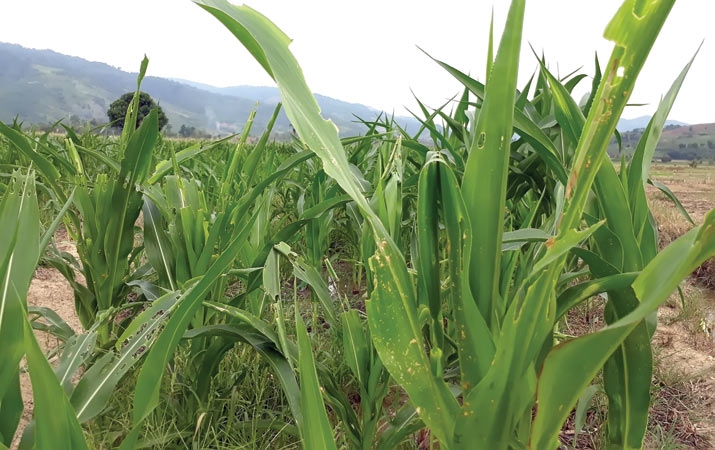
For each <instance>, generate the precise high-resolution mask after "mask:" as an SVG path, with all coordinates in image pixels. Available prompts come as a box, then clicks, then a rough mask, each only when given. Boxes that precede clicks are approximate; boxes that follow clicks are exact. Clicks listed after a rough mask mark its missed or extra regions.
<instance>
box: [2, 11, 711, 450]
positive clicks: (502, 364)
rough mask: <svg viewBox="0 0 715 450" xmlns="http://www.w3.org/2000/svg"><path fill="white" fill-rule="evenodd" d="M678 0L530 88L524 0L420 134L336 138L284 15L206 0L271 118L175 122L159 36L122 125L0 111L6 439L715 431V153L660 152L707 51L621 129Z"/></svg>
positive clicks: (628, 17) (217, 443)
mask: <svg viewBox="0 0 715 450" xmlns="http://www.w3.org/2000/svg"><path fill="white" fill-rule="evenodd" d="M673 2H674V0H652V1H649V2H644V1H638V0H628V1H626V2H624V4H623V6H622V8H621V9H620V10H619V11H618V12H617V13H616V15H615V16H614V18H613V19H612V21H611V22H610V23H609V24H604V26H606V25H607V27H606V33H605V36H606V38H608V39H609V40H611V41H613V42H614V49H613V54H612V55H611V56H610V58H609V59H608V61H607V62H605V63H604V64H602V65H600V64H599V63H598V61H596V63H595V66H594V67H593V68H592V69H591V70H589V71H585V72H584V73H573V74H570V75H568V76H566V77H559V76H556V75H554V74H553V73H551V72H550V71H549V69H548V65H547V62H546V61H544V60H540V63H541V66H540V67H541V70H540V71H539V72H538V73H537V74H535V76H534V77H532V79H531V80H529V81H528V84H526V85H521V86H518V85H517V75H518V71H519V55H520V48H521V43H522V28H523V24H524V21H525V20H528V17H527V18H526V19H525V17H524V9H525V5H524V3H525V2H524V0H513V1H512V2H511V7H510V9H509V13H508V16H507V17H506V18H505V26H504V32H503V34H502V35H501V36H493V33H490V34H489V35H488V36H484V37H485V45H486V44H487V43H488V45H489V59H488V61H487V74H486V77H485V78H484V79H485V80H486V81H485V82H480V81H478V80H477V79H476V78H472V77H471V76H469V75H467V74H465V73H463V72H462V71H460V70H459V68H455V67H452V66H451V65H449V62H448V61H446V62H443V61H439V60H435V64H437V65H439V66H440V67H442V68H443V69H444V70H445V71H446V72H447V73H449V74H450V75H452V76H453V77H454V78H455V79H456V80H457V81H458V82H459V83H460V84H461V85H462V87H463V91H462V93H461V95H459V96H457V97H455V98H454V99H453V100H452V101H450V102H448V103H446V104H445V105H443V106H442V107H440V108H437V109H432V108H428V107H427V106H424V105H423V104H422V103H420V107H421V114H422V115H421V116H420V117H419V120H420V123H421V124H422V129H421V130H420V132H418V133H416V134H414V133H413V134H410V133H407V132H406V131H405V130H404V129H403V128H401V127H400V126H399V124H398V123H396V122H395V121H394V120H393V119H392V118H390V117H389V116H385V115H380V116H379V117H377V118H374V119H372V118H370V119H367V118H366V119H364V120H363V121H362V122H363V123H362V128H363V130H364V131H363V132H362V133H360V134H359V135H356V136H354V137H343V138H341V137H339V134H338V130H337V128H336V127H335V126H334V125H333V123H332V122H330V121H327V120H324V119H323V118H322V116H321V114H320V110H319V108H318V104H317V102H316V100H315V98H314V97H313V95H312V94H311V91H310V89H309V88H308V84H307V83H309V82H310V80H305V79H304V78H303V74H302V72H301V70H300V66H299V62H298V61H296V59H295V58H294V57H293V55H292V53H291V52H290V49H289V43H290V39H288V38H287V36H285V35H284V34H283V32H282V31H281V30H280V29H279V28H278V27H277V26H276V25H275V24H273V23H272V22H271V21H270V20H269V19H268V18H266V17H264V16H263V15H261V14H260V13H258V12H257V11H255V10H253V9H251V8H248V7H237V6H233V5H231V4H229V3H228V2H226V1H225V0H195V3H196V4H197V5H198V6H197V13H202V14H210V15H212V16H214V17H216V18H217V19H218V21H217V22H216V26H217V27H221V26H225V27H226V28H227V29H228V30H229V31H230V32H231V33H232V34H233V35H234V36H235V37H236V39H238V41H240V43H241V44H243V45H244V46H245V47H246V48H247V49H248V50H249V51H250V52H251V54H252V55H253V57H254V58H255V59H256V64H257V65H260V66H261V67H262V68H263V69H265V71H266V72H267V73H268V75H270V77H271V78H272V79H273V80H274V81H275V83H276V85H277V86H278V88H279V89H280V93H281V98H282V104H279V105H278V106H277V107H276V109H275V111H274V114H273V116H272V119H271V121H270V122H269V123H268V125H267V127H266V128H265V129H261V130H256V129H255V128H256V127H255V126H254V123H253V122H254V117H255V115H251V116H250V117H249V119H248V121H247V123H246V124H245V127H244V128H243V130H242V131H241V132H240V133H239V134H237V135H232V136H228V137H226V138H223V139H215V140H201V141H200V140H189V139H182V140H179V139H170V138H167V137H166V136H163V135H162V134H161V133H160V131H159V130H160V126H159V120H160V119H159V113H158V112H157V110H156V109H154V110H152V111H151V112H149V113H148V114H146V116H143V118H142V120H138V119H139V116H138V114H139V112H138V110H139V94H140V88H141V83H142V80H143V78H144V75H145V73H147V67H148V65H149V61H148V60H147V59H146V58H144V60H143V61H142V62H141V67H140V71H139V76H138V79H137V90H136V94H134V97H133V100H132V103H131V104H130V105H129V108H128V112H127V114H126V118H125V121H124V126H123V129H122V132H121V135H119V136H115V137H112V136H105V135H102V134H98V133H95V132H94V130H80V129H74V128H72V127H69V126H63V128H62V130H63V132H62V133H59V134H57V133H53V134H50V133H49V132H41V131H39V130H37V129H34V128H32V127H29V126H23V124H20V123H17V122H15V123H2V122H0V174H1V175H2V176H1V177H0V195H1V196H2V200H1V201H0V229H1V230H2V233H0V275H1V279H0V349H1V351H0V449H4V448H13V449H15V448H19V449H38V450H50V449H52V450H55V449H71V450H75V449H114V448H118V449H120V450H131V449H183V448H187V449H188V448H190V449H298V448H303V449H306V450H313V449H319V450H322V449H338V448H340V449H362V450H367V449H379V450H390V449H420V450H421V449H496V450H499V449H504V450H506V449H537V450H541V449H556V448H561V449H571V448H578V449H587V448H589V449H637V448H654V449H675V448H703V449H705V448H712V447H715V412H714V411H715V375H713V374H715V294H714V292H715V262H713V256H715V209H713V206H714V205H715V170H714V169H713V167H712V166H708V165H706V164H701V165H699V166H698V165H697V164H690V165H688V164H686V163H681V162H677V161H676V162H671V163H667V164H665V163H663V164H661V163H655V162H654V161H653V160H654V155H655V150H656V148H657V146H658V142H659V138H660V137H661V133H662V131H663V129H664V127H665V123H666V119H667V116H668V113H669V111H670V109H671V107H672V105H673V103H674V102H675V100H676V97H677V93H678V90H679V89H680V87H681V85H682V84H683V83H687V73H688V70H689V68H690V63H688V64H687V65H686V66H685V67H684V68H683V70H682V72H681V73H680V75H679V76H678V77H677V78H676V79H675V80H673V82H672V85H671V86H664V87H663V91H664V92H665V91H666V90H667V95H665V96H664V97H663V98H662V101H661V103H660V104H659V105H658V109H657V112H656V113H655V115H654V116H653V118H652V119H651V122H650V124H649V125H648V128H647V129H646V132H644V133H642V136H641V137H640V140H639V141H638V142H636V143H634V145H633V147H632V149H631V150H632V151H631V152H629V153H628V158H626V157H625V153H623V157H622V158H620V159H619V160H611V159H610V158H608V157H607V149H608V147H609V145H611V142H612V139H613V136H614V133H615V129H616V124H617V122H618V120H619V118H620V117H621V114H622V112H623V110H624V108H625V107H626V105H627V103H628V101H629V95H630V93H631V92H632V91H633V87H634V85H635V83H636V82H637V78H638V75H639V72H640V70H641V68H642V67H643V65H644V63H645V61H646V59H647V57H648V54H649V52H650V49H651V46H652V45H653V43H654V41H655V40H656V38H657V36H658V32H659V30H660V28H661V26H662V25H663V23H664V22H665V21H666V19H667V16H668V12H669V11H670V8H671V7H672V5H673ZM202 10H203V11H202ZM487 38H488V41H487ZM425 57H426V58H431V57H429V56H425ZM691 62H692V61H691ZM580 84H584V85H586V84H588V85H589V87H590V91H591V92H590V94H588V95H587V96H586V97H585V98H584V99H583V100H582V101H581V100H578V99H575V98H574V97H572V92H573V91H574V89H575V88H576V87H577V86H579V85H580ZM281 111H284V112H285V114H286V115H287V117H288V118H289V119H290V122H291V124H292V126H293V129H294V133H293V136H291V139H290V140H283V141H276V140H274V139H273V137H272V136H273V135H272V134H271V131H272V127H273V125H274V123H275V120H276V118H277V117H278V115H279V113H280V112H281ZM249 135H258V136H260V138H258V139H252V138H249ZM425 139H426V140H425Z"/></svg>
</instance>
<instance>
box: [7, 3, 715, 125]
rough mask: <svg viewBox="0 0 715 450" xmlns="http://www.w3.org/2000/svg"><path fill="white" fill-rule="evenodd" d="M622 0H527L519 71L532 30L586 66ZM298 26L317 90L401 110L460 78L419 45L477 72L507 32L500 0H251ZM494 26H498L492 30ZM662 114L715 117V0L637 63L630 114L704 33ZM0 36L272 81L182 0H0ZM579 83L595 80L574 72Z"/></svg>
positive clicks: (559, 66) (698, 7)
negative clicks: (490, 42) (492, 42)
mask: <svg viewBox="0 0 715 450" xmlns="http://www.w3.org/2000/svg"><path fill="white" fill-rule="evenodd" d="M620 3H621V1H619V0H590V1H587V0H529V1H528V2H527V10H526V19H525V28H524V46H523V48H522V55H521V64H520V84H522V83H524V82H525V81H526V80H527V79H528V78H529V76H530V75H531V74H532V73H533V72H534V70H535V68H536V62H535V59H534V56H533V55H532V53H531V50H530V49H529V47H528V44H529V43H531V45H532V46H533V47H534V48H535V49H537V51H539V52H541V51H542V50H543V51H544V52H545V54H546V57H547V60H548V62H549V66H550V68H551V69H552V71H554V72H559V73H560V74H562V75H565V74H567V73H569V72H571V71H573V70H575V69H578V68H579V67H581V66H583V70H584V71H585V72H586V73H588V74H592V73H593V59H594V52H596V51H597V52H598V55H599V57H600V59H601V61H602V64H603V63H605V62H606V60H607V58H608V56H609V54H610V51H611V48H612V45H611V43H609V42H608V41H606V40H605V39H603V37H602V36H603V30H604V28H605V26H606V24H607V23H608V21H609V19H610V17H612V16H613V14H614V13H615V11H616V10H617V9H618V6H619V5H620ZM248 4H249V5H250V6H252V7H253V8H255V9H257V10H258V11H260V12H262V13H263V14H265V15H266V16H267V17H268V18H270V19H271V20H272V21H273V22H275V23H276V24H277V25H278V26H279V27H280V28H281V29H283V31H285V33H286V34H287V35H288V36H290V37H291V38H292V39H293V44H291V50H292V51H293V53H294V54H295V55H296V58H297V59H298V62H299V63H300V64H301V66H302V68H303V72H304V74H305V77H306V80H307V81H308V85H309V86H310V88H311V89H312V90H313V91H314V92H318V93H321V94H324V95H328V96H331V97H335V98H338V99H341V100H345V101H350V102H358V103H363V104H366V105H369V106H373V107H375V108H378V109H383V110H386V111H388V112H391V111H393V110H394V111H395V112H396V113H398V114H405V113H406V110H405V108H406V107H407V108H410V109H412V110H415V109H416V104H415V102H414V100H413V98H412V93H411V91H410V89H412V91H414V93H415V94H416V95H417V96H418V97H419V98H420V99H421V100H423V101H424V102H425V103H426V104H427V105H429V106H438V105H439V104H440V103H442V102H444V101H445V100H446V99H448V98H450V97H452V96H453V95H454V94H455V93H457V92H459V85H458V84H457V83H456V82H455V81H453V80H452V79H451V77H450V76H449V75H448V74H446V73H445V72H444V71H443V70H442V69H440V68H439V67H438V66H437V65H436V64H435V63H434V62H432V61H430V60H429V59H428V58H427V57H426V56H425V55H424V54H422V53H421V52H420V51H419V49H417V47H416V46H418V45H419V46H420V47H422V48H423V49H425V50H426V51H427V52H429V53H430V54H432V55H433V56H434V57H436V58H438V59H441V60H443V61H445V62H448V63H449V64H451V65H453V66H455V67H457V68H459V69H461V70H462V71H464V72H470V73H471V74H472V75H473V76H475V77H476V78H478V79H480V80H483V79H484V76H483V73H484V66H485V60H486V50H487V38H488V30H489V19H490V14H491V9H492V7H494V16H495V30H496V32H497V33H500V32H501V28H502V27H503V23H504V20H505V19H506V12H507V9H508V4H509V2H507V1H506V0H489V1H487V0H471V1H461V0H460V1H457V0H453V1H450V0H445V1H440V2H438V1H427V0H409V1H408V0H392V1H390V0H381V1H375V0H360V1H344V0H341V1H336V0H301V1H296V0H256V1H253V2H249V3H248ZM497 36H498V34H497ZM702 40H704V41H705V42H704V45H703V47H702V50H701V51H700V54H699V55H698V57H697V59H696V61H695V63H694V64H693V67H692V69H691V71H690V74H689V75H688V78H687V79H686V80H685V84H684V86H683V89H682V90H681V92H680V95H679V97H678V100H677V101H676V103H675V106H674V108H673V111H672V112H671V115H670V118H671V119H676V120H681V121H684V122H689V123H703V122H715V101H714V100H715V88H714V86H715V82H714V81H715V1H713V0H679V1H677V2H676V4H675V6H674V7H673V11H672V12H671V14H670V17H669V18H668V21H667V22H666V24H665V26H664V28H663V31H662V32H661V34H660V36H659V37H658V40H657V41H656V44H655V46H654V47H653V51H652V52H651V55H650V57H649V59H648V62H647V63H646V65H645V67H644V68H643V71H642V72H641V75H640V78H639V80H638V83H637V84H636V90H635V92H634V93H633V96H632V97H631V103H648V104H649V105H648V106H644V107H638V108H636V107H630V108H628V109H627V110H626V112H625V113H624V117H627V118H632V117H637V116H641V115H646V114H652V112H653V111H654V110H655V107H656V106H657V103H658V101H659V99H660V97H661V95H663V94H664V93H665V92H666V91H667V89H668V88H669V87H670V84H671V83H672V81H673V80H674V79H675V77H676V76H677V74H678V73H679V71H680V70H681V69H682V67H683V66H684V65H685V64H686V63H687V61H688V60H689V58H690V57H691V56H692V55H693V53H694V52H695V50H696V49H697V47H698V45H699V44H700V42H701V41H702ZM0 41H3V42H12V43H17V44H21V45H24V46H26V47H31V48H40V49H45V48H49V49H52V50H55V51H57V52H60V53H65V54H69V55H74V56H80V57H82V58H86V59H89V60H93V61H101V62H105V63H108V64H111V65H113V66H116V67H119V68H121V69H124V70H128V71H132V72H136V71H137V69H138V67H139V62H140V60H141V58H142V56H143V55H144V53H146V54H147V56H149V59H150V63H149V75H154V76H160V77H174V78H183V79H188V80H193V81H198V82H202V83H207V84H212V85H215V86H229V85H240V84H247V85H273V83H272V80H270V79H269V78H268V76H267V75H265V73H264V72H263V70H262V69H261V68H260V67H259V65H258V64H257V63H256V62H255V61H254V60H253V59H252V58H251V56H250V55H249V54H248V52H247V51H245V50H244V49H243V47H242V46H241V45H240V43H239V42H238V41H237V40H236V39H235V38H234V37H233V36H232V35H231V34H230V33H229V32H228V31H227V30H226V29H224V27H223V26H222V25H221V24H220V23H219V22H218V21H217V20H216V19H214V18H213V17H212V16H210V15H209V14H208V13H207V12H205V11H203V10H202V9H200V8H199V7H198V6H196V5H194V4H192V3H191V2H190V1H189V0H121V1H116V0H114V1H106V0H65V1H57V0H23V1H13V2H9V1H3V2H2V6H0ZM582 83H583V89H582V90H581V91H579V92H580V93H583V92H584V90H585V88H587V86H588V85H590V83H589V82H582Z"/></svg>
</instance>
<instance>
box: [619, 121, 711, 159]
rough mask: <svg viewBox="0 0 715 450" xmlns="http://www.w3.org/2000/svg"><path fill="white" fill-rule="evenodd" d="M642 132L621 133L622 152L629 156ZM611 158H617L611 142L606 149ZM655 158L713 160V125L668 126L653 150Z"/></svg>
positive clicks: (638, 130)
mask: <svg viewBox="0 0 715 450" xmlns="http://www.w3.org/2000/svg"><path fill="white" fill-rule="evenodd" d="M643 132H644V130H643V129H642V128H641V129H637V130H632V131H628V132H624V133H621V141H622V148H623V151H625V152H626V155H630V154H632V153H633V151H634V150H635V148H636V146H637V145H638V141H639V140H640V138H641V136H642V135H643ZM608 153H609V155H611V157H618V143H617V141H616V140H615V139H613V140H612V141H611V144H610V146H609V148H608ZM655 156H656V158H664V157H669V158H671V159H687V160H693V159H697V160H707V161H711V160H715V123H703V124H698V125H683V126H677V125H669V126H667V127H666V128H665V129H664V130H663V134H662V135H661V137H660V141H658V146H657V147H656V150H655Z"/></svg>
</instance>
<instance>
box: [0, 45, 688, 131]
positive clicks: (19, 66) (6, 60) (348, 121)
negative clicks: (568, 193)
mask: <svg viewBox="0 0 715 450" xmlns="http://www.w3.org/2000/svg"><path fill="white" fill-rule="evenodd" d="M136 75H137V74H136V73H132V72H126V71H124V70H121V69H119V68H117V67H114V66H111V65H110V64H107V63H104V62H97V61H88V60H86V59H84V58H80V57H77V56H69V55H64V54H62V53H58V52H55V51H53V50H48V49H45V50H38V49H29V48H26V47H23V46H21V45H18V44H9V43H2V42H0V120H2V121H5V122H7V121H11V120H13V119H14V118H15V117H16V116H17V117H19V119H20V120H21V121H26V122H29V123H32V124H47V123H54V122H56V121H57V120H59V119H61V118H67V120H68V121H69V122H70V123H72V119H73V117H74V119H75V120H78V121H94V122H96V123H106V121H107V117H106V111H107V109H108V108H109V104H110V103H111V102H112V101H114V100H115V99H117V98H118V97H119V96H120V95H122V94H124V93H126V92H131V91H133V90H134V89H136ZM142 90H143V91H145V92H147V93H149V95H151V96H152V97H153V98H154V99H155V100H156V101H157V102H158V103H159V104H160V105H161V106H162V109H164V112H165V113H166V114H167V116H168V118H169V124H170V125H171V127H172V129H173V131H178V130H179V129H180V127H181V126H182V125H185V126H187V127H195V128H198V129H200V130H205V131H207V132H209V133H211V134H219V135H220V134H229V133H234V132H238V131H240V130H241V129H242V128H243V126H244V124H245V121H246V120H247V119H248V116H249V114H250V113H251V111H252V110H253V109H254V108H256V109H257V111H256V117H255V119H254V125H253V130H252V131H253V134H260V133H262V132H263V129H265V127H266V125H267V123H268V121H269V119H270V116H271V114H272V112H273V109H274V108H275V105H276V104H277V103H278V102H279V101H280V93H279V91H278V88H276V87H270V86H249V85H236V86H227V87H216V86H212V85H209V84H205V83H200V82H195V81H190V80H185V79H180V78H165V77H155V76H147V77H145V78H144V81H143V83H142ZM315 97H316V99H317V101H318V104H319V106H320V108H321V111H322V112H323V115H324V116H325V117H326V118H328V119H331V120H333V122H334V123H335V124H336V125H337V126H338V129H339V130H340V134H341V135H342V136H348V135H357V134H360V133H362V132H364V131H365V127H364V125H362V124H361V123H359V121H358V119H357V117H359V118H360V119H363V120H373V119H374V118H375V117H377V115H378V114H380V110H378V109H376V108H373V107H370V106H367V105H363V104H360V103H351V102H346V101H342V100H339V99H336V98H332V97H328V96H325V95H321V94H315ZM256 104H257V105H256ZM388 115H391V114H388ZM395 120H396V121H397V122H398V123H399V124H400V125H401V126H403V127H405V128H406V129H407V131H408V133H411V134H414V133H416V132H417V131H418V130H419V129H420V123H419V121H418V120H416V119H415V118H414V117H406V116H395ZM649 120H650V116H640V117H636V118H633V119H624V118H622V119H620V120H619V122H618V126H617V128H618V130H619V131H621V132H627V131H632V130H636V129H640V128H645V127H646V126H647V124H648V121H649ZM666 125H679V126H684V125H688V124H686V123H683V122H679V121H677V120H668V121H667V122H666ZM274 130H275V131H276V132H277V133H289V132H290V130H291V127H290V122H289V121H288V118H287V117H286V115H285V113H284V112H281V114H280V115H279V117H278V119H277V121H276V125H275V128H274Z"/></svg>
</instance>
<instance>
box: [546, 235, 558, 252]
mask: <svg viewBox="0 0 715 450" xmlns="http://www.w3.org/2000/svg"><path fill="white" fill-rule="evenodd" d="M555 243H556V238H555V237H553V236H552V237H550V238H548V239H547V240H546V248H547V249H550V248H551V247H553V246H554V244H555Z"/></svg>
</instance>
